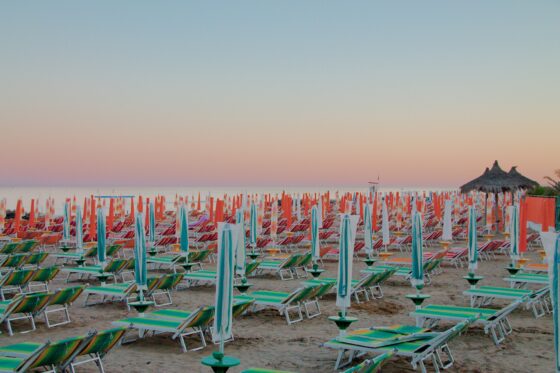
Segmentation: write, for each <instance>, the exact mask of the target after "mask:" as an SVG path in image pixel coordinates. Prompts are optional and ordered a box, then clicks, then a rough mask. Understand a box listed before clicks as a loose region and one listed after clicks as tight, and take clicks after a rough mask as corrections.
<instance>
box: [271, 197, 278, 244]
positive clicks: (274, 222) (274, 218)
mask: <svg viewBox="0 0 560 373" xmlns="http://www.w3.org/2000/svg"><path fill="white" fill-rule="evenodd" d="M277 231H278V201H276V200H273V201H272V207H271V208H270V237H272V241H273V242H276V232H277Z"/></svg>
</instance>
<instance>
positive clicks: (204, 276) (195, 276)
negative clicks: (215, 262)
mask: <svg viewBox="0 0 560 373" xmlns="http://www.w3.org/2000/svg"><path fill="white" fill-rule="evenodd" d="M217 275H218V274H217V273H216V271H205V270H202V271H195V272H187V273H185V274H184V276H183V280H184V281H185V283H186V285H187V287H191V286H197V285H214V284H216V277H217Z"/></svg>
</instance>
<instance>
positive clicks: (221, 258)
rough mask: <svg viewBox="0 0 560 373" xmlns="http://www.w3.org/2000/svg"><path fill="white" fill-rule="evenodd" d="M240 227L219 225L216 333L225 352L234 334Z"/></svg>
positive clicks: (222, 350)
mask: <svg viewBox="0 0 560 373" xmlns="http://www.w3.org/2000/svg"><path fill="white" fill-rule="evenodd" d="M237 232H238V227H236V226H235V224H228V223H220V224H219V225H218V263H217V267H218V268H217V272H218V273H217V276H216V303H215V305H216V306H215V307H216V308H215V315H214V325H213V328H214V332H215V333H214V335H215V336H216V339H217V340H218V341H219V342H220V352H221V353H223V352H224V341H226V340H228V339H230V338H231V335H232V322H233V315H232V306H233V271H234V268H233V248H234V247H235V245H236V244H237Z"/></svg>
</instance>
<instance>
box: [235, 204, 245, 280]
mask: <svg viewBox="0 0 560 373" xmlns="http://www.w3.org/2000/svg"><path fill="white" fill-rule="evenodd" d="M235 222H236V223H237V224H236V225H237V226H238V229H237V245H235V274H236V275H239V276H242V277H244V276H245V260H246V252H245V218H244V212H243V208H241V209H239V210H237V211H236V212H235Z"/></svg>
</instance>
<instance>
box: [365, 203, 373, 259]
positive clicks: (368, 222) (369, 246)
mask: <svg viewBox="0 0 560 373" xmlns="http://www.w3.org/2000/svg"><path fill="white" fill-rule="evenodd" d="M371 210H372V207H371V205H370V204H369V203H366V205H365V206H364V242H365V250H366V253H367V255H368V257H369V258H371V257H372V255H373V238H372V235H373V223H372V218H371Z"/></svg>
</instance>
